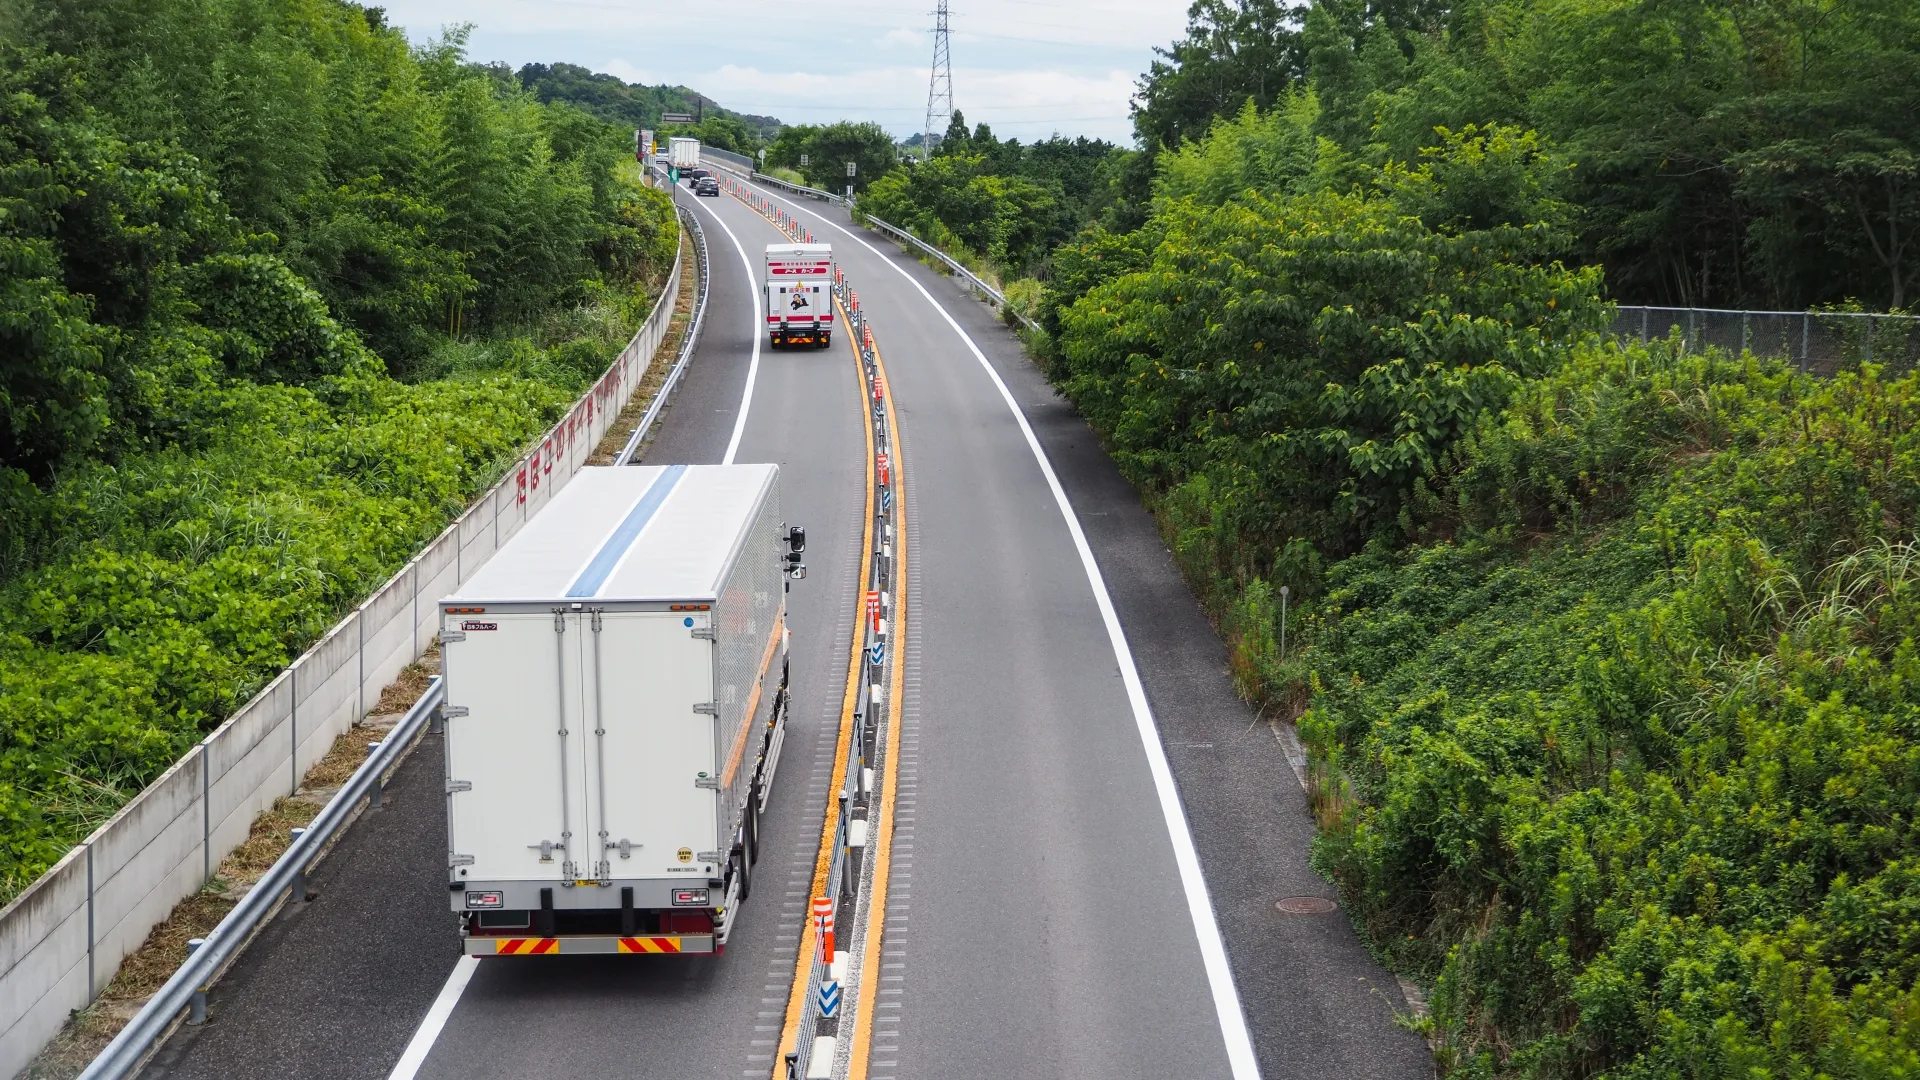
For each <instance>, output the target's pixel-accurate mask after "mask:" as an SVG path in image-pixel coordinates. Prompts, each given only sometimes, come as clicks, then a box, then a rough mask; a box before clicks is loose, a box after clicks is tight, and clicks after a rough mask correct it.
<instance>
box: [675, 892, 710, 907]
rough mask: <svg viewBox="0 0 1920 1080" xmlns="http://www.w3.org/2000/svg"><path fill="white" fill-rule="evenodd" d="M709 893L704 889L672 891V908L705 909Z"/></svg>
mask: <svg viewBox="0 0 1920 1080" xmlns="http://www.w3.org/2000/svg"><path fill="white" fill-rule="evenodd" d="M708 895H709V893H708V891H707V890H706V889H675V890H673V906H674V907H706V906H707V897H708Z"/></svg>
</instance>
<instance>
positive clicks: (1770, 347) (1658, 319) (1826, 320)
mask: <svg viewBox="0 0 1920 1080" xmlns="http://www.w3.org/2000/svg"><path fill="white" fill-rule="evenodd" d="M1674 331H1679V333H1680V335H1681V340H1682V341H1683V342H1684V343H1685V346H1686V347H1687V348H1688V349H1701V348H1707V347H1718V348H1723V349H1727V350H1729V351H1731V352H1734V353H1742V352H1748V351H1751V352H1752V353H1753V354H1754V355H1755V356H1760V357H1766V358H1769V359H1777V360H1785V361H1787V362H1789V363H1791V364H1794V365H1796V366H1798V367H1799V369H1800V370H1801V371H1804V372H1808V373H1810V374H1818V375H1831V374H1833V373H1834V372H1836V371H1839V370H1840V369H1841V368H1843V367H1845V366H1846V365H1848V364H1852V363H1863V362H1864V363H1877V364H1883V365H1886V366H1887V367H1889V368H1892V369H1894V370H1896V371H1905V370H1909V369H1912V368H1913V367H1915V366H1916V365H1917V364H1920V318H1916V317H1914V316H1911V315H1879V314H1872V313H1866V312H1852V311H1739V310H1726V309H1721V308H1672V307H1621V308H1619V309H1618V310H1617V312H1616V313H1615V315H1614V319H1613V326H1612V333H1613V335H1614V336H1615V337H1620V338H1627V339H1637V340H1639V341H1641V342H1646V341H1649V340H1654V339H1661V338H1665V337H1667V336H1668V335H1670V334H1671V333H1673V332H1674Z"/></svg>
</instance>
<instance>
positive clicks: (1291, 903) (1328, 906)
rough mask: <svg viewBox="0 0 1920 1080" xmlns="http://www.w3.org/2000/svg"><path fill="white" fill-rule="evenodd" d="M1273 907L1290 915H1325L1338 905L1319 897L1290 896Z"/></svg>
mask: <svg viewBox="0 0 1920 1080" xmlns="http://www.w3.org/2000/svg"><path fill="white" fill-rule="evenodd" d="M1273 906H1274V907H1277V908H1279V909H1280V910H1281V911H1282V912H1284V913H1286V914H1288V915H1324V914H1326V913H1327V912H1329V911H1332V910H1333V909H1334V908H1335V907H1336V906H1337V905H1335V904H1334V902H1333V901H1331V900H1325V899H1322V898H1320V897H1318V896H1289V897H1287V898H1286V899H1285V900H1281V901H1279V902H1278V903H1275V904H1274V905H1273Z"/></svg>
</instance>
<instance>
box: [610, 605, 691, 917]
mask: <svg viewBox="0 0 1920 1080" xmlns="http://www.w3.org/2000/svg"><path fill="white" fill-rule="evenodd" d="M710 620H711V613H710V612H705V611H703V612H696V613H690V614H689V613H681V612H660V611H649V612H607V613H605V614H604V615H602V616H601V617H600V622H599V627H600V628H599V630H598V632H597V633H595V634H592V636H591V637H590V638H589V639H588V640H587V642H586V648H587V650H588V656H587V658H586V661H587V663H586V669H587V671H588V673H589V678H590V680H591V685H590V686H589V688H588V692H589V694H590V695H591V698H590V700H589V707H590V710H591V715H592V716H593V717H595V718H596V719H597V720H598V723H596V724H595V725H594V726H593V729H592V730H591V731H590V732H588V734H589V736H590V738H591V740H592V741H591V742H590V743H588V744H586V747H587V751H588V761H589V763H590V765H591V768H590V770H589V775H588V777H587V784H588V790H589V792H590V794H591V804H590V805H591V810H592V814H593V820H594V829H595V836H594V844H595V846H596V848H597V849H598V850H600V851H603V852H604V853H605V854H603V855H596V856H595V858H596V859H600V860H603V861H604V863H605V865H604V866H602V867H599V868H596V873H597V875H598V876H600V877H602V878H611V879H615V880H618V879H620V878H636V877H641V878H659V877H663V876H675V877H678V876H685V877H688V878H701V879H704V878H706V877H708V876H710V875H713V874H716V873H718V872H719V871H720V870H721V867H720V865H718V864H717V863H716V862H714V861H712V860H710V859H706V858H702V854H703V853H706V854H711V853H713V852H715V851H717V850H719V849H720V847H721V844H720V837H719V829H720V823H719V807H720V791H719V790H717V788H720V787H723V786H724V784H723V783H721V781H720V772H721V769H722V768H724V763H720V762H716V760H715V758H716V756H717V754H718V751H717V749H716V746H717V742H716V739H715V724H716V718H715V715H714V700H713V695H714V686H713V642H712V640H711V639H710V638H708V637H704V636H703V637H696V636H695V633H696V631H700V632H704V631H706V630H707V629H708V627H709V625H710Z"/></svg>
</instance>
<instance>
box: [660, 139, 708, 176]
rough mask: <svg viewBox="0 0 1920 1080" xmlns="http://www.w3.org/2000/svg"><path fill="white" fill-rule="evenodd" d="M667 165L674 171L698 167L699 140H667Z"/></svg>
mask: <svg viewBox="0 0 1920 1080" xmlns="http://www.w3.org/2000/svg"><path fill="white" fill-rule="evenodd" d="M667 163H668V164H669V165H672V166H673V167H674V168H676V169H683V170H684V169H697V168H699V167H700V140H699V139H688V138H681V137H675V138H671V139H668V140H667Z"/></svg>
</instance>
